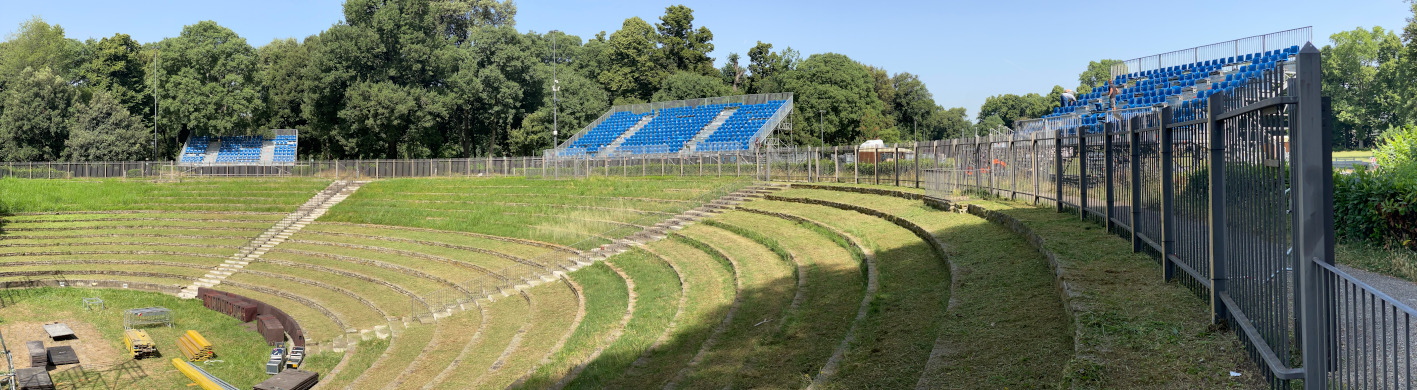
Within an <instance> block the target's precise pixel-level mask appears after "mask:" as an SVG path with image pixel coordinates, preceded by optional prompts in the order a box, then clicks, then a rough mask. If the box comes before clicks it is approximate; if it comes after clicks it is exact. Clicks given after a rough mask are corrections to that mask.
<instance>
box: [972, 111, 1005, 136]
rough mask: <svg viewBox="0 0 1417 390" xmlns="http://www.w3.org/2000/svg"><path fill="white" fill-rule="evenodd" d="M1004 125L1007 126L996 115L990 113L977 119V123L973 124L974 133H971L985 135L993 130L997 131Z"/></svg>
mask: <svg viewBox="0 0 1417 390" xmlns="http://www.w3.org/2000/svg"><path fill="white" fill-rule="evenodd" d="M1005 127H1007V124H1005V123H1004V120H1003V119H1000V118H999V116H998V115H990V116H989V117H988V118H984V120H981V121H979V124H977V125H975V126H974V134H972V135H976V136H977V135H986V134H989V133H991V132H994V131H999V130H1001V129H1003V128H1005Z"/></svg>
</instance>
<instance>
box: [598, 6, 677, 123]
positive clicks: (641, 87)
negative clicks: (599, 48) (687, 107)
mask: <svg viewBox="0 0 1417 390" xmlns="http://www.w3.org/2000/svg"><path fill="white" fill-rule="evenodd" d="M658 37H659V34H656V33H655V31H654V28H653V27H651V26H650V25H649V23H646V22H645V21H644V20H643V19H640V18H638V17H635V18H629V19H625V23H624V24H623V25H621V26H620V30H619V31H616V32H615V33H613V34H610V38H609V39H608V40H606V43H605V62H606V64H605V69H603V70H602V71H601V72H600V73H599V75H598V76H597V80H598V81H600V84H601V85H603V86H605V90H606V91H608V92H610V96H611V97H612V98H613V99H615V100H616V101H617V102H618V101H622V100H623V99H626V98H633V99H635V100H640V101H643V100H646V99H649V98H650V96H651V95H654V92H655V91H657V90H659V83H660V81H663V80H664V77H665V76H666V75H667V72H666V70H665V69H664V68H663V67H661V66H659V65H658V64H656V61H655V56H656V51H657V50H658V48H657V47H656V45H655V42H656V40H657V39H658Z"/></svg>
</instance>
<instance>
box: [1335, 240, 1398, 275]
mask: <svg viewBox="0 0 1417 390" xmlns="http://www.w3.org/2000/svg"><path fill="white" fill-rule="evenodd" d="M1333 252H1334V253H1333V254H1334V258H1335V260H1337V261H1338V263H1339V264H1346V265H1349V266H1352V267H1354V268H1358V269H1362V270H1365V271H1370V272H1376V273H1380V274H1383V275H1390V276H1395V277H1399V278H1403V279H1407V280H1409V281H1413V282H1417V252H1413V251H1411V250H1408V249H1407V248H1401V247H1399V248H1384V247H1381V246H1378V245H1373V244H1369V243H1365V242H1340V243H1339V244H1338V246H1336V247H1334V251H1333Z"/></svg>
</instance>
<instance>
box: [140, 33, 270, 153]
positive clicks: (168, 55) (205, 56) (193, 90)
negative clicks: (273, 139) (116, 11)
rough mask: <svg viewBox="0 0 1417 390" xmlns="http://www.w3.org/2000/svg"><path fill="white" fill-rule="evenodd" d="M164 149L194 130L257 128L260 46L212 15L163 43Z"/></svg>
mask: <svg viewBox="0 0 1417 390" xmlns="http://www.w3.org/2000/svg"><path fill="white" fill-rule="evenodd" d="M158 51H159V52H160V53H161V54H159V57H158V60H157V61H158V76H157V77H158V82H159V83H160V84H159V86H158V110H159V113H160V116H159V118H158V129H159V133H160V134H159V139H160V142H159V144H158V147H159V149H158V155H168V154H170V153H175V151H176V147H177V145H178V144H180V143H181V139H183V138H185V137H187V136H189V135H216V136H225V135H243V134H252V132H253V130H255V129H254V126H253V123H252V119H253V117H254V115H255V114H256V111H257V110H258V109H259V105H260V86H259V85H258V84H257V83H256V50H255V49H254V48H252V47H251V45H248V44H246V39H245V38H241V37H240V36H239V35H236V32H234V31H231V29H228V28H226V27H222V26H221V25H218V24H216V22H212V21H203V22H199V23H197V24H194V25H190V26H186V27H183V28H182V33H181V34H180V35H178V36H177V37H176V38H168V39H164V40H163V41H162V42H160V43H159V44H158Z"/></svg>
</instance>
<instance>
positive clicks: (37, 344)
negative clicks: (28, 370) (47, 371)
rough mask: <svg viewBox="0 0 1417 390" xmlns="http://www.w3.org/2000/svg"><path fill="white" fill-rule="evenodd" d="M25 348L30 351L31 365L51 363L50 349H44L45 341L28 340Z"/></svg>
mask: <svg viewBox="0 0 1417 390" xmlns="http://www.w3.org/2000/svg"><path fill="white" fill-rule="evenodd" d="M25 349H28V350H29V353H30V367H44V366H48V365H49V351H48V350H46V349H44V342H43V341H39V340H35V341H26V342H25Z"/></svg>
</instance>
